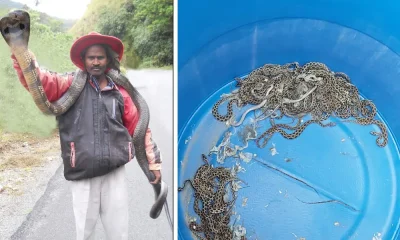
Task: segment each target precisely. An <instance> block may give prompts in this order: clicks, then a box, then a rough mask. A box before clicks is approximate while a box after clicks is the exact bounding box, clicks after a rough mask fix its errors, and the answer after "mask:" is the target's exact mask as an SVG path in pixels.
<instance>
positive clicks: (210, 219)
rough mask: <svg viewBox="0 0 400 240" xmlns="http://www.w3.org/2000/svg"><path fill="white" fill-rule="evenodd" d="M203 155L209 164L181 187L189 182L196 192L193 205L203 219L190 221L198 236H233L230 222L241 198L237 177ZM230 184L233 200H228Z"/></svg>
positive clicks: (225, 239) (207, 238) (224, 239)
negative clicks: (238, 192) (238, 198)
mask: <svg viewBox="0 0 400 240" xmlns="http://www.w3.org/2000/svg"><path fill="white" fill-rule="evenodd" d="M202 158H203V161H204V163H205V164H203V165H202V166H200V167H199V168H198V169H197V171H196V173H195V175H194V178H193V179H192V180H190V179H188V180H185V181H184V183H183V186H182V187H179V188H178V191H182V190H183V189H184V188H185V187H186V184H187V183H189V184H190V185H191V186H192V187H193V189H194V191H195V194H194V198H195V199H194V205H193V208H194V211H195V213H196V214H197V215H198V216H199V217H200V222H196V221H191V222H189V224H188V225H189V229H190V230H191V231H192V232H193V234H194V235H195V236H196V237H197V238H198V239H203V240H211V239H216V240H228V239H232V238H233V236H234V232H233V230H232V229H231V227H230V226H229V222H230V218H231V216H232V214H233V213H232V207H233V205H234V203H235V201H236V199H237V193H236V192H235V190H234V189H233V184H232V183H233V181H234V180H236V179H237V178H236V177H235V176H233V175H232V174H231V171H230V169H229V168H224V167H213V166H212V165H210V164H209V162H208V160H207V157H206V156H205V155H204V154H202ZM228 185H230V187H229V186H228ZM228 187H229V189H230V192H231V193H232V199H231V200H227V199H226V198H227V191H228ZM200 206H202V207H201V208H200Z"/></svg>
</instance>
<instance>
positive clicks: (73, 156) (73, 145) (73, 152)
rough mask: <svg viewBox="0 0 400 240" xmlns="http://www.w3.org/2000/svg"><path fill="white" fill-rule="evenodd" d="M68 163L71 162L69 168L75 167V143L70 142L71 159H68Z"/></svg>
mask: <svg viewBox="0 0 400 240" xmlns="http://www.w3.org/2000/svg"><path fill="white" fill-rule="evenodd" d="M70 161H71V167H73V168H74V167H75V143H74V142H71V157H70Z"/></svg>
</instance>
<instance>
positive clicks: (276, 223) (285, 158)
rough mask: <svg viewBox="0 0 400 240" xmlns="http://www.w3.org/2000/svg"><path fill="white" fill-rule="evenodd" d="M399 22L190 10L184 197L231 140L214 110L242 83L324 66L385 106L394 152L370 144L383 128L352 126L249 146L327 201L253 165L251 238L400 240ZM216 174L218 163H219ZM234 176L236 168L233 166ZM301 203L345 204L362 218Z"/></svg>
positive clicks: (183, 39)
mask: <svg viewBox="0 0 400 240" xmlns="http://www.w3.org/2000/svg"><path fill="white" fill-rule="evenodd" d="M398 12H400V2H396V3H395V1H311V0H310V1H307V2H306V1H302V2H300V1H294V0H288V1H275V2H272V1H261V0H259V1H251V0H248V1H238V0H236V1H211V0H205V1H200V2H199V1H191V0H185V1H179V2H178V21H179V22H178V26H179V33H178V54H179V56H178V131H179V143H178V161H179V162H178V184H179V186H181V185H182V183H183V181H184V180H186V179H189V178H192V177H193V175H194V173H195V171H196V169H197V168H198V167H199V166H200V165H201V164H203V162H202V160H201V154H207V153H208V152H209V151H210V149H211V148H212V147H213V146H215V145H216V144H219V143H220V142H221V140H222V138H223V137H224V133H225V132H226V131H227V130H228V128H227V127H226V125H224V124H223V123H220V122H217V121H216V120H215V119H214V118H213V117H212V115H211V108H212V105H213V104H214V103H215V102H216V101H217V99H218V98H219V96H220V95H221V94H222V93H228V92H229V91H230V90H231V89H232V88H233V86H234V84H233V83H234V78H235V77H241V76H244V75H246V74H248V73H250V72H251V71H252V70H254V69H256V68H258V67H260V66H262V65H264V64H266V63H273V64H285V63H290V62H299V63H300V64H301V65H303V64H305V63H307V62H322V63H325V64H326V65H327V66H328V67H329V68H330V69H332V70H333V71H336V72H345V73H346V74H347V75H349V77H350V78H351V81H352V83H353V84H354V85H356V86H357V87H358V89H359V91H360V93H361V95H362V96H363V97H364V98H367V99H370V100H372V101H373V102H374V103H375V105H376V107H377V109H378V113H379V116H378V119H380V120H382V121H384V122H385V124H386V126H387V127H388V130H389V143H388V145H387V146H386V147H384V148H379V147H377V146H376V143H375V139H376V137H374V136H372V135H370V134H369V132H370V131H371V130H374V128H375V127H373V126H359V125H357V124H348V123H346V124H345V123H338V125H337V126H336V127H333V128H321V127H319V126H309V127H308V128H307V129H306V130H305V131H304V133H303V134H302V135H301V136H300V137H299V138H297V139H295V140H286V139H284V138H282V137H281V136H279V135H276V136H274V137H273V139H272V140H271V143H269V144H268V145H267V147H265V148H264V149H258V148H256V147H255V145H254V144H252V145H249V148H248V149H246V151H248V152H253V153H257V156H258V157H259V159H261V160H263V161H264V162H267V163H268V164H270V165H271V166H274V167H276V168H279V169H281V170H282V171H284V172H285V173H288V174H290V175H292V176H295V177H297V178H299V179H301V180H303V181H305V182H307V183H308V184H310V185H312V186H313V187H315V188H316V189H318V191H319V192H321V194H320V195H317V194H316V193H315V192H314V191H313V190H312V189H311V188H309V187H307V186H305V185H304V184H301V183H300V182H298V181H294V180H293V179H291V178H288V177H287V176H285V175H284V174H281V173H279V172H276V171H273V170H271V169H268V168H265V167H263V166H262V165H261V164H258V163H256V162H254V161H250V162H249V163H248V164H243V165H242V167H244V168H245V169H246V172H245V173H241V175H240V177H241V178H242V179H244V180H245V181H246V182H247V183H248V186H249V187H247V188H243V189H241V190H240V191H239V197H238V200H237V204H236V206H237V208H236V212H237V214H238V215H240V216H241V218H240V224H242V225H243V227H245V228H246V231H247V237H248V239H256V238H255V237H257V239H261V240H269V239H272V240H275V239H279V240H285V239H302V238H303V239H307V240H308V239H318V240H320V239H321V240H329V239H335V240H336V239H362V240H364V239H374V240H375V239H391V240H393V239H398V235H399V223H400V221H399V220H400V204H397V202H398V196H399V180H400V179H399V167H400V165H399V163H400V162H399V150H398V144H397V142H396V138H398V136H399V135H400V122H399V121H398V117H399V114H398V111H399V109H400V101H398V96H399V93H400V85H399V83H398V80H399V79H400V57H399V55H398V54H399V52H400V27H399V24H400V17H398V16H399V14H398ZM375 129H376V128H375ZM231 130H232V129H231ZM272 143H273V144H274V145H272ZM272 147H275V149H276V150H277V152H278V154H272V152H271V151H270V148H272ZM210 159H211V158H210ZM212 163H213V164H214V165H217V164H218V163H217V162H216V161H215V155H213V157H212ZM226 166H232V164H229V161H228V160H227V161H226ZM190 193H192V191H191V190H190V191H184V192H179V193H178V218H179V220H178V224H179V225H178V231H179V233H178V236H179V239H181V240H183V239H185V240H186V239H188V240H190V239H195V238H193V237H192V235H191V233H190V230H189V229H188V227H187V221H188V218H189V217H192V216H195V215H194V211H193V208H192V206H193V201H190V202H189V203H188V201H189V200H190V199H191V195H190ZM296 198H298V199H301V200H302V201H304V202H318V201H326V200H328V199H339V200H341V201H343V202H345V203H346V204H348V205H349V206H351V207H352V208H354V209H356V210H357V211H354V209H353V210H352V209H350V208H349V207H345V206H343V205H341V204H338V203H326V204H305V203H302V202H300V201H299V200H298V199H296ZM246 199H247V202H246V204H245V205H244V204H243V205H244V206H242V203H243V201H244V200H246ZM399 239H400V238H399Z"/></svg>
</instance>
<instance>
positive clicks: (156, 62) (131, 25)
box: [69, 0, 173, 68]
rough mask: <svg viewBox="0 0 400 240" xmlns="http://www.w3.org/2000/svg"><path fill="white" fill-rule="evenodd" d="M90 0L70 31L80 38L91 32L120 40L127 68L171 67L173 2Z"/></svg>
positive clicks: (167, 0)
mask: <svg viewBox="0 0 400 240" xmlns="http://www.w3.org/2000/svg"><path fill="white" fill-rule="evenodd" d="M111 2H112V4H110V2H109V1H104V0H92V2H91V3H90V4H89V6H88V9H87V11H86V13H85V15H84V16H83V17H82V18H81V19H80V20H79V21H78V22H77V23H76V24H75V25H74V26H73V27H72V28H71V30H70V31H69V32H70V33H71V34H72V35H73V36H74V37H79V36H82V35H84V34H87V33H89V32H91V31H97V32H100V33H102V34H107V35H112V36H115V37H118V38H120V39H122V40H123V42H124V46H125V58H124V60H123V64H124V65H125V66H126V67H128V68H137V67H154V66H155V67H163V66H172V64H173V0H113V1H111Z"/></svg>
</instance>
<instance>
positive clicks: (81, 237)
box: [71, 166, 129, 240]
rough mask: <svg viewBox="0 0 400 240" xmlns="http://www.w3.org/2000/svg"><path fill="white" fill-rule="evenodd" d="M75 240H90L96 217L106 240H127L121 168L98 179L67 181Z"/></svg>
mask: <svg viewBox="0 0 400 240" xmlns="http://www.w3.org/2000/svg"><path fill="white" fill-rule="evenodd" d="M71 190H72V201H73V208H74V215H75V224H76V240H87V239H94V229H95V226H96V222H97V219H98V216H99V215H100V217H101V221H102V223H103V227H104V230H105V233H106V235H107V239H108V240H127V239H128V224H129V223H128V212H129V211H128V194H127V187H126V182H125V166H121V167H119V168H117V169H116V170H114V171H112V172H110V173H108V174H106V175H104V176H100V177H95V178H92V179H84V180H79V181H71Z"/></svg>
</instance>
